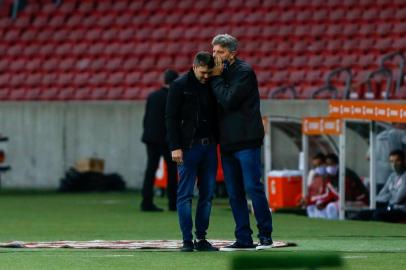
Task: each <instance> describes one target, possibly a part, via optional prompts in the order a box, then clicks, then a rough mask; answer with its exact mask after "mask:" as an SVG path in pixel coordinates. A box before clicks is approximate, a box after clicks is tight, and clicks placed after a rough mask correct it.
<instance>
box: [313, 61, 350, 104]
mask: <svg viewBox="0 0 406 270" xmlns="http://www.w3.org/2000/svg"><path fill="white" fill-rule="evenodd" d="M343 73H344V74H346V77H345V86H344V90H343V91H339V89H338V88H337V87H336V86H335V85H334V83H333V82H332V81H333V79H334V77H336V76H339V75H340V74H343ZM351 83H352V71H351V68H349V67H344V68H338V69H335V70H333V71H331V72H330V73H329V74H328V75H327V78H326V84H325V85H324V86H322V87H321V88H319V89H317V90H316V91H314V93H313V94H312V98H315V97H317V96H318V95H319V94H321V93H324V92H330V93H331V96H332V98H334V99H336V98H338V96H339V93H340V92H343V93H344V94H343V99H349V97H350V92H351Z"/></svg>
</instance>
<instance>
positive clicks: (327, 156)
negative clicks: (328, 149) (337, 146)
mask: <svg viewBox="0 0 406 270" xmlns="http://www.w3.org/2000/svg"><path fill="white" fill-rule="evenodd" d="M327 159H329V160H331V161H332V162H334V163H335V164H338V156H337V155H336V154H333V153H330V154H327V155H326V160H327Z"/></svg>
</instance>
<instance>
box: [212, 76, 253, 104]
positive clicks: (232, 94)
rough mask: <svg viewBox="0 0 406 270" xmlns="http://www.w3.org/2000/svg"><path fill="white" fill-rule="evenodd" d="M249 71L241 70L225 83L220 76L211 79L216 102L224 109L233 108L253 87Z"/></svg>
mask: <svg viewBox="0 0 406 270" xmlns="http://www.w3.org/2000/svg"><path fill="white" fill-rule="evenodd" d="M253 83H255V82H254V80H252V73H251V71H242V72H239V73H238V76H235V77H234V78H232V79H231V80H230V82H229V85H227V84H226V83H225V81H224V79H223V78H222V77H221V76H214V77H213V78H212V79H211V86H212V89H213V93H214V95H215V96H216V98H217V100H218V102H219V103H220V104H221V105H222V106H223V107H224V108H226V109H233V108H235V107H238V106H239V104H240V103H241V102H242V101H243V100H244V99H245V97H246V96H247V95H248V93H249V92H250V90H251V88H252V87H253V85H252V84H253Z"/></svg>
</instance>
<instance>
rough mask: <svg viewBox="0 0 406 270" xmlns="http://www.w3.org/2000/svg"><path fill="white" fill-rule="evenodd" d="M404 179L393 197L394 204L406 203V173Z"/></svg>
mask: <svg viewBox="0 0 406 270" xmlns="http://www.w3.org/2000/svg"><path fill="white" fill-rule="evenodd" d="M402 180H403V182H402V184H401V186H400V187H399V189H398V191H397V192H396V195H395V196H394V198H393V204H403V205H406V179H405V176H404V175H403V179H402Z"/></svg>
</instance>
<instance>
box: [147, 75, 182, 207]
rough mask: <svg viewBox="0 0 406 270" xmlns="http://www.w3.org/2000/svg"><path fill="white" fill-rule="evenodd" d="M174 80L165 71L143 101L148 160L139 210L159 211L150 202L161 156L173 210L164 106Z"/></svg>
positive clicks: (174, 174) (174, 175) (172, 176)
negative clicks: (154, 89)
mask: <svg viewBox="0 0 406 270" xmlns="http://www.w3.org/2000/svg"><path fill="white" fill-rule="evenodd" d="M177 77H178V73H176V72H175V71H173V70H167V71H165V74H164V82H165V84H164V85H163V86H162V88H161V89H159V90H158V91H155V92H153V93H151V94H150V95H149V96H148V99H147V104H146V108H145V115H144V121H143V126H144V133H143V135H142V141H143V142H144V143H145V144H146V145H147V155H148V161H147V169H146V171H145V178H144V184H143V186H142V202H141V210H142V211H163V209H162V208H159V207H157V206H156V205H155V204H154V203H153V195H154V193H153V191H154V190H153V189H154V180H155V172H156V170H157V168H158V165H159V160H160V158H161V156H163V157H164V159H165V161H166V164H167V169H168V186H167V190H166V191H167V196H168V200H169V210H170V211H176V189H177V171H176V163H175V162H173V161H172V158H171V154H170V151H169V147H168V142H167V141H166V126H165V107H166V99H167V97H168V87H169V85H170V84H171V82H172V81H173V80H175V79H176V78H177Z"/></svg>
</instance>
